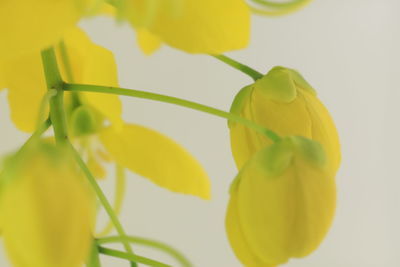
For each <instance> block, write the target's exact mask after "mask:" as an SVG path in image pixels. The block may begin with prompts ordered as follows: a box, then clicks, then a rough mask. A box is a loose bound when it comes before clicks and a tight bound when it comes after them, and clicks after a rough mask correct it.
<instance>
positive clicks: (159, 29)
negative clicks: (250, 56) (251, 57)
mask: <svg viewBox="0 0 400 267" xmlns="http://www.w3.org/2000/svg"><path fill="white" fill-rule="evenodd" d="M119 12H120V13H121V16H122V17H125V18H127V19H128V20H129V22H130V23H131V24H132V26H133V27H134V28H135V29H136V30H137V34H138V41H139V45H140V47H141V48H142V50H143V51H144V52H145V53H146V54H150V53H152V52H153V51H154V50H156V49H157V48H158V47H159V46H160V44H161V43H166V44H168V45H170V46H172V47H175V48H177V49H180V50H183V51H186V52H189V53H208V54H221V53H223V52H226V51H230V50H236V49H241V48H244V47H245V46H247V43H248V40H249V35H250V11H249V8H248V6H247V4H246V2H245V1H244V0H218V1H215V0H202V1H198V0H127V1H125V4H124V5H122V6H121V7H120V9H119Z"/></svg>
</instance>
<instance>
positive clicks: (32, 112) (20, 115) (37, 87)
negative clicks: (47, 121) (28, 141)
mask: <svg viewBox="0 0 400 267" xmlns="http://www.w3.org/2000/svg"><path fill="white" fill-rule="evenodd" d="M0 69H2V74H3V76H4V82H5V86H6V87H7V88H9V91H8V103H9V105H10V109H11V119H12V121H13V122H14V124H15V125H16V126H17V128H18V129H19V130H21V131H25V132H32V131H34V130H35V127H36V125H37V121H38V116H39V109H40V105H41V101H42V99H43V97H44V95H45V93H46V91H47V89H46V83H45V80H44V72H43V70H42V62H41V59H40V54H31V55H29V54H28V55H24V56H22V57H18V58H17V59H13V60H6V61H3V62H2V68H0ZM21 77H23V78H21ZM44 115H45V114H44Z"/></svg>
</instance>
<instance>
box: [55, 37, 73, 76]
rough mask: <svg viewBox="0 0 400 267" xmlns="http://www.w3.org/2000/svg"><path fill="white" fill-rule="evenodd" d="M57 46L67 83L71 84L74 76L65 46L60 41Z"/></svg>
mask: <svg viewBox="0 0 400 267" xmlns="http://www.w3.org/2000/svg"><path fill="white" fill-rule="evenodd" d="M58 46H59V51H60V55H61V62H62V64H63V66H64V70H65V75H66V76H67V81H68V82H71V83H73V82H74V75H73V74H72V68H71V62H70V60H69V56H68V51H67V46H66V45H65V43H64V41H61V42H60V44H59V45H58Z"/></svg>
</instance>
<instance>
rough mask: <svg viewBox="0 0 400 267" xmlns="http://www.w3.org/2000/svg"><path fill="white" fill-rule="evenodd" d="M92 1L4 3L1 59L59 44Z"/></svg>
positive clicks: (0, 5) (0, 25) (0, 10)
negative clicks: (65, 32) (66, 31)
mask: <svg viewBox="0 0 400 267" xmlns="http://www.w3.org/2000/svg"><path fill="white" fill-rule="evenodd" d="M90 2H91V0H57V1H49V0H35V1H33V0H20V1H15V0H3V1H1V3H0V32H1V34H2V40H3V41H2V42H1V43H0V59H4V58H10V57H13V56H17V55H21V54H23V53H30V52H34V51H40V50H42V49H43V48H46V47H48V46H50V45H52V44H55V43H57V42H58V41H59V40H60V39H61V38H62V35H63V33H64V31H65V30H66V29H68V28H70V27H71V26H73V25H74V24H76V23H77V22H78V20H79V19H80V17H81V16H82V15H83V14H84V13H85V11H86V9H87V8H88V6H89V5H90Z"/></svg>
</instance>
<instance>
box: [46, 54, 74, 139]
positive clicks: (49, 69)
mask: <svg viewBox="0 0 400 267" xmlns="http://www.w3.org/2000/svg"><path fill="white" fill-rule="evenodd" d="M42 63H43V69H44V74H45V78H46V84H47V89H48V90H55V93H56V94H55V96H53V97H51V98H50V119H51V122H52V124H53V128H54V136H55V139H56V142H57V143H58V144H64V143H65V141H66V140H67V138H68V133H67V122H66V119H65V114H64V103H63V95H64V91H63V89H62V86H63V81H62V78H61V74H60V72H59V70H58V66H57V59H56V55H55V53H54V49H53V48H49V49H46V50H43V51H42Z"/></svg>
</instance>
